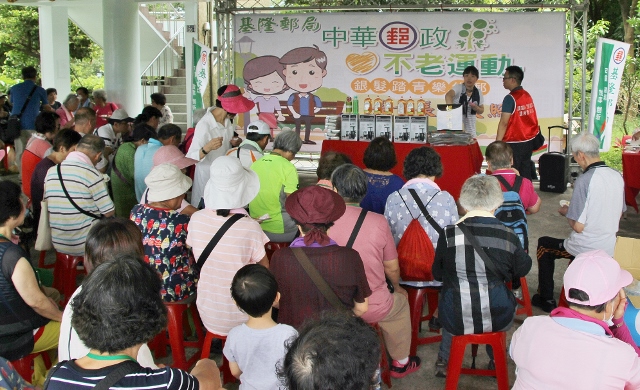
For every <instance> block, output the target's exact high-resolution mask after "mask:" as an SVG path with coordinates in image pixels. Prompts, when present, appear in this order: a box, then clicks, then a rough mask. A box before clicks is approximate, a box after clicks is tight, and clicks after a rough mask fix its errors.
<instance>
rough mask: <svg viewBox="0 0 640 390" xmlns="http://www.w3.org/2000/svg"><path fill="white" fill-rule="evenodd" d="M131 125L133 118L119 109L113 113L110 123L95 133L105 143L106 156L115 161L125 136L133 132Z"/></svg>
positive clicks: (122, 109)
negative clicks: (114, 158) (115, 154)
mask: <svg viewBox="0 0 640 390" xmlns="http://www.w3.org/2000/svg"><path fill="white" fill-rule="evenodd" d="M131 123H133V118H131V117H130V116H129V114H127V112H126V111H125V110H124V108H119V109H117V110H115V111H114V112H113V114H112V115H111V117H110V118H109V119H108V123H107V124H106V125H104V126H102V127H100V128H98V129H97V130H96V131H95V135H97V136H98V137H100V138H102V140H103V141H104V152H103V154H104V156H105V157H106V158H108V159H109V162H111V161H112V160H113V155H114V152H115V151H116V149H118V146H120V144H121V143H122V136H123V134H127V133H129V132H130V131H131Z"/></svg>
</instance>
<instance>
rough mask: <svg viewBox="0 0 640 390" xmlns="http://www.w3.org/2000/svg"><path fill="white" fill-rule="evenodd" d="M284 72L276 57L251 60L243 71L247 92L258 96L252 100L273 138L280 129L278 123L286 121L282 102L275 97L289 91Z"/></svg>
mask: <svg viewBox="0 0 640 390" xmlns="http://www.w3.org/2000/svg"><path fill="white" fill-rule="evenodd" d="M283 71H284V65H282V64H280V59H279V58H278V57H276V56H262V57H256V58H254V59H252V60H249V61H248V62H247V63H246V64H245V66H244V69H243V71H242V76H243V77H244V82H245V83H246V85H247V90H249V91H251V92H252V93H254V94H256V95H257V96H255V97H254V98H253V99H251V100H253V102H254V103H256V106H257V108H258V118H259V119H260V120H262V121H264V122H266V123H267V124H268V125H269V128H270V129H271V136H272V137H273V130H274V129H277V128H278V121H284V116H283V115H282V109H281V108H280V101H279V100H278V98H277V97H276V96H273V95H278V94H281V93H282V92H284V91H286V90H287V89H289V87H288V86H287V84H286V82H285V76H284V72H283ZM247 98H249V97H248V96H247ZM249 99H250V98H249Z"/></svg>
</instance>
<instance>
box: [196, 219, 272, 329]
mask: <svg viewBox="0 0 640 390" xmlns="http://www.w3.org/2000/svg"><path fill="white" fill-rule="evenodd" d="M232 212H234V213H237V212H240V210H236V209H234V210H232ZM226 220H227V218H225V217H221V216H219V215H216V212H215V211H214V210H210V209H204V210H201V211H198V212H196V213H195V214H193V215H192V216H191V221H190V222H189V234H188V236H187V245H189V246H191V248H192V249H193V255H194V257H195V258H196V259H198V258H199V257H200V254H202V251H203V250H204V248H205V247H206V246H207V244H209V241H211V238H212V237H213V235H214V234H216V232H217V231H218V230H219V229H220V228H221V227H222V225H223V224H224V223H225V221H226ZM267 242H269V239H268V238H267V236H266V235H265V234H264V233H263V231H262V229H261V228H260V225H259V224H258V222H256V221H254V220H253V219H251V218H241V219H240V220H238V221H236V223H234V224H233V226H231V228H229V230H227V232H226V233H225V234H224V236H222V238H221V239H220V241H219V242H218V245H216V247H215V248H214V249H213V251H212V252H211V255H209V257H208V259H207V262H206V263H205V264H204V266H203V267H202V270H201V271H200V280H199V281H198V299H197V306H198V312H199V313H200V318H202V322H203V323H204V326H205V327H206V328H207V329H208V330H209V331H210V332H213V333H216V334H219V335H227V334H228V333H229V331H230V330H231V329H232V328H233V327H235V326H238V325H240V324H242V323H244V322H246V321H247V319H248V317H247V315H246V314H244V313H242V312H241V311H240V310H239V309H238V307H237V306H236V304H235V303H234V302H233V299H231V293H230V292H229V288H230V287H231V280H232V279H233V277H234V275H235V274H236V272H237V271H238V270H239V269H240V268H242V267H243V266H245V265H247V264H254V263H257V262H258V261H260V260H262V258H263V257H264V256H265V250H264V244H266V243H267Z"/></svg>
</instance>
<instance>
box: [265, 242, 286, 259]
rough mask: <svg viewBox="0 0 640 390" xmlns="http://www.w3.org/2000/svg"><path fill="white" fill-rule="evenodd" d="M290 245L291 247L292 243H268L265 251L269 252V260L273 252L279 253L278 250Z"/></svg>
mask: <svg viewBox="0 0 640 390" xmlns="http://www.w3.org/2000/svg"><path fill="white" fill-rule="evenodd" d="M289 245H291V243H290V242H272V241H269V242H267V243H266V244H264V250H265V251H266V252H267V258H268V259H269V260H271V256H273V252H275V251H277V250H278V249H282V248H286V247H288V246H289Z"/></svg>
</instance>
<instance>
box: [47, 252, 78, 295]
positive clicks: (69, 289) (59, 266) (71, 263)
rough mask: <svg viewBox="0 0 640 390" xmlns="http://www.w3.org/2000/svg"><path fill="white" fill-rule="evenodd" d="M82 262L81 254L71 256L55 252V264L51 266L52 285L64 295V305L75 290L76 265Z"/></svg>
mask: <svg viewBox="0 0 640 390" xmlns="http://www.w3.org/2000/svg"><path fill="white" fill-rule="evenodd" d="M82 262H84V257H83V256H71V255H66V254H64V253H59V252H56V264H55V266H54V267H53V287H54V288H55V289H56V290H58V291H60V294H62V295H64V301H63V304H64V305H66V304H67V302H69V299H70V298H71V295H73V292H74V291H75V290H76V287H77V286H76V278H77V277H78V275H79V273H78V265H79V264H80V263H82Z"/></svg>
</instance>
